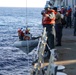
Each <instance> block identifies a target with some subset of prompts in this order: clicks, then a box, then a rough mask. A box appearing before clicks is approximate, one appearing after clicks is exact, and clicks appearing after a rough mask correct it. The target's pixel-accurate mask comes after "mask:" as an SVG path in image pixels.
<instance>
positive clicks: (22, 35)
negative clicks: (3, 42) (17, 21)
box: [18, 29, 24, 40]
mask: <svg viewBox="0 0 76 75" xmlns="http://www.w3.org/2000/svg"><path fill="white" fill-rule="evenodd" d="M18 36H19V40H23V37H24V33H23V31H22V30H21V29H18Z"/></svg>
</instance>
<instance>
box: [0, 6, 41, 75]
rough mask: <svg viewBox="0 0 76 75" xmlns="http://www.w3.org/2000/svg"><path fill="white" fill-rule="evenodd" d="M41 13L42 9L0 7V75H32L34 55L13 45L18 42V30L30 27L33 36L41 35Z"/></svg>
mask: <svg viewBox="0 0 76 75" xmlns="http://www.w3.org/2000/svg"><path fill="white" fill-rule="evenodd" d="M41 11H42V8H27V9H26V8H11V7H9V8H7V7H0V75H29V74H30V68H31V63H32V61H33V60H32V57H33V55H32V54H26V53H24V52H23V51H22V50H20V49H19V48H16V47H13V44H14V42H15V41H17V40H18V34H17V30H18V28H23V29H25V28H26V27H27V26H28V28H29V29H30V32H31V34H32V35H33V36H39V35H41V33H42V25H41V17H42V16H41ZM35 49H36V48H35Z"/></svg>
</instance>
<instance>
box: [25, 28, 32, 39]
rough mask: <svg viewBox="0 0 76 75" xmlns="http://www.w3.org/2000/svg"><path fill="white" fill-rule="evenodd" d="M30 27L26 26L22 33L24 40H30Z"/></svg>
mask: <svg viewBox="0 0 76 75" xmlns="http://www.w3.org/2000/svg"><path fill="white" fill-rule="evenodd" d="M29 31H30V29H28V28H26V30H25V33H24V40H30V39H31V38H32V35H31V34H30V32H29Z"/></svg>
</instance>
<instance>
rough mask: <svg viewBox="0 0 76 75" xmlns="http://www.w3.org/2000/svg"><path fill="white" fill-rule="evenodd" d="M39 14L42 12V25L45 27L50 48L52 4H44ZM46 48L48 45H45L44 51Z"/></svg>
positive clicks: (51, 40) (53, 33) (53, 13)
mask: <svg viewBox="0 0 76 75" xmlns="http://www.w3.org/2000/svg"><path fill="white" fill-rule="evenodd" d="M41 14H42V25H43V27H46V32H47V37H48V39H47V44H48V46H49V47H50V49H54V37H55V11H54V10H53V9H52V6H50V5H49V4H46V5H45V8H44V10H43V11H42V12H41ZM47 50H48V47H47V46H46V48H45V51H47ZM48 51H49V50H48ZM49 53H50V52H49Z"/></svg>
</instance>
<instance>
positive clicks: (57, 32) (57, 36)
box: [53, 7, 63, 46]
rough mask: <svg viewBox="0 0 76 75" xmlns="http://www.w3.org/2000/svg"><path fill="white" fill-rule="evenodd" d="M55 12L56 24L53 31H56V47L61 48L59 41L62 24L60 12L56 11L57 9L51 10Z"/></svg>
mask: <svg viewBox="0 0 76 75" xmlns="http://www.w3.org/2000/svg"><path fill="white" fill-rule="evenodd" d="M53 9H54V10H55V12H56V20H55V21H56V22H55V30H56V42H57V44H56V46H61V39H62V28H63V25H62V22H61V18H62V17H61V13H60V11H61V10H57V7H54V8H53Z"/></svg>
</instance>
